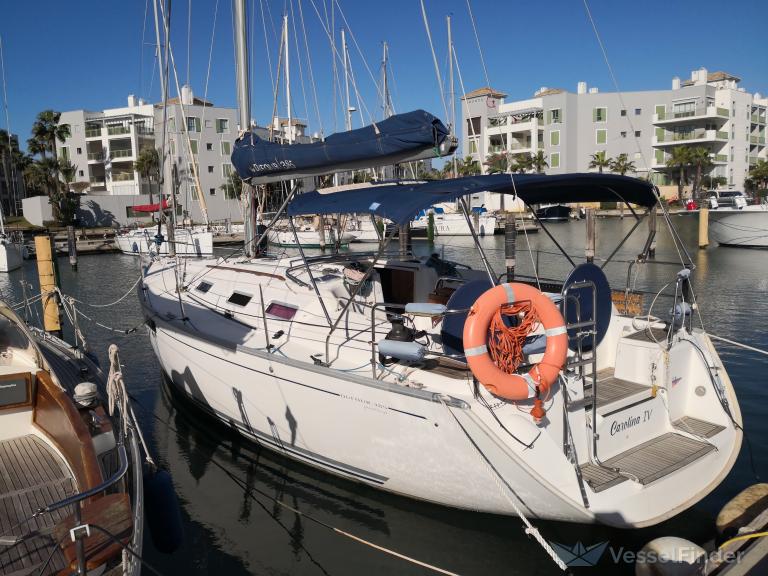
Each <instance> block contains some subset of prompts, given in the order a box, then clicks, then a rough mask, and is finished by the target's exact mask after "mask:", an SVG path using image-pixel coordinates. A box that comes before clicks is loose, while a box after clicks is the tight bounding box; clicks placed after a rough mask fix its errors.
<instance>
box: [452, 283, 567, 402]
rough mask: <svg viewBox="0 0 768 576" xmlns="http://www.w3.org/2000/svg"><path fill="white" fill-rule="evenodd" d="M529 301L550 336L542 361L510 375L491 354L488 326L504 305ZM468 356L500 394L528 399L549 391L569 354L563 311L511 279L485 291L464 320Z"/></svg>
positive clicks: (480, 377)
mask: <svg viewBox="0 0 768 576" xmlns="http://www.w3.org/2000/svg"><path fill="white" fill-rule="evenodd" d="M522 300H528V301H530V302H531V304H532V305H533V307H534V308H535V309H536V312H537V314H538V317H539V320H540V322H541V324H542V326H543V327H544V331H545V332H544V333H545V334H546V336H547V346H546V349H545V351H544V357H543V358H542V359H541V362H539V363H538V364H536V365H535V366H534V367H533V368H531V370H530V371H529V372H528V373H527V374H524V375H519V374H507V373H506V372H504V371H503V370H501V369H500V368H499V367H498V366H497V365H496V364H495V363H494V361H493V360H492V359H491V356H490V355H489V354H488V328H489V326H490V324H491V320H492V318H493V317H494V315H495V314H496V313H497V312H498V311H499V308H500V307H501V306H504V305H505V304H509V303H512V302H519V301H522ZM464 355H465V356H466V358H467V364H469V368H470V370H472V374H474V375H475V378H477V380H478V381H479V382H480V383H481V384H482V385H483V386H485V387H486V388H487V389H488V390H490V391H491V392H492V393H493V394H495V395H496V396H500V397H502V398H506V399H508V400H526V399H528V398H538V397H539V395H540V394H545V393H546V392H547V391H548V390H549V388H550V386H552V384H553V383H554V382H555V380H556V379H557V376H558V374H559V373H560V370H562V368H563V366H564V365H565V360H566V357H567V355H568V334H567V332H566V328H565V320H563V316H562V315H561V314H560V310H558V309H557V306H555V304H554V303H553V302H552V300H550V299H549V298H548V297H547V296H545V295H544V294H542V293H541V292H540V291H539V290H537V289H536V288H534V287H533V286H529V285H528V284H519V283H517V282H510V283H507V284H500V285H499V286H495V287H493V288H491V289H490V290H487V291H485V292H484V293H483V294H482V295H481V296H480V298H478V299H477V301H476V302H475V303H474V304H473V305H472V308H471V309H470V311H469V314H468V315H467V320H466V322H465V323H464Z"/></svg>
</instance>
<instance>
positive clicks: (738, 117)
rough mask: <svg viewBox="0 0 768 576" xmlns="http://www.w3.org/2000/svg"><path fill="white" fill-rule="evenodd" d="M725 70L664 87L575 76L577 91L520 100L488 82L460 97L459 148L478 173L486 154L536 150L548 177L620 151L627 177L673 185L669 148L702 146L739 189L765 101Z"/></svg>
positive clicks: (756, 146) (716, 170)
mask: <svg viewBox="0 0 768 576" xmlns="http://www.w3.org/2000/svg"><path fill="white" fill-rule="evenodd" d="M739 82H740V79H739V78H738V77H736V76H733V75H732V74H728V73H725V72H714V73H708V72H707V70H706V69H703V68H702V69H700V70H694V71H693V72H692V74H691V79H690V80H686V81H682V82H681V81H680V79H679V78H674V79H673V80H672V87H671V89H670V90H648V91H639V92H622V93H621V94H618V93H616V92H607V93H603V92H600V91H599V90H598V89H597V88H588V87H587V84H586V83H585V82H579V84H578V87H577V90H576V92H575V93H574V92H568V91H566V90H562V89H551V88H541V89H540V90H538V91H537V92H536V93H535V94H534V97H533V98H531V99H528V100H520V101H516V102H506V101H505V97H506V95H505V94H502V93H500V92H498V91H495V90H492V89H490V88H487V87H486V88H481V89H479V90H475V91H474V92H470V93H469V94H467V95H466V97H465V98H463V99H462V100H463V102H462V117H463V126H464V134H463V137H462V150H463V154H464V156H471V157H472V158H473V159H474V160H475V161H476V162H478V163H479V164H480V165H481V167H482V170H483V172H485V171H487V166H485V165H484V163H485V162H486V160H487V158H488V156H490V155H492V154H499V153H503V154H511V155H514V154H520V153H529V154H534V155H535V154H536V153H537V152H538V151H539V150H543V151H544V153H545V155H546V159H547V162H548V164H549V167H548V168H547V169H546V170H545V171H546V173H548V174H559V173H565V172H587V171H589V163H590V160H591V156H592V155H593V154H595V153H597V152H601V151H603V152H605V154H606V156H607V157H610V158H615V157H616V156H618V155H619V154H627V156H628V158H629V160H630V161H632V162H633V163H634V164H635V167H636V172H635V173H634V174H630V175H634V176H638V177H647V176H649V175H650V177H651V179H652V180H653V181H654V182H655V183H657V184H659V185H661V186H663V185H669V184H672V183H673V182H674V179H673V177H672V175H671V174H670V169H668V168H667V167H666V162H667V159H668V158H669V154H670V150H671V149H672V148H673V147H675V146H703V147H705V148H707V149H708V150H709V154H710V160H711V162H712V168H711V169H710V174H709V175H710V176H713V177H714V176H720V177H722V178H724V179H725V181H726V182H727V185H729V186H732V187H735V188H741V189H743V186H744V179H745V178H746V176H747V174H748V172H749V168H750V166H752V165H754V164H755V163H757V160H758V159H760V158H767V157H768V155H767V152H766V108H768V98H763V97H762V96H761V95H760V94H754V95H753V94H750V93H747V92H746V91H745V90H744V89H743V88H740V87H739V86H738V84H739Z"/></svg>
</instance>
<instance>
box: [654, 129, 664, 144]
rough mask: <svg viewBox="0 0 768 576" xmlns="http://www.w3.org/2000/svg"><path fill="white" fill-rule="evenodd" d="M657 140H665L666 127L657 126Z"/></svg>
mask: <svg viewBox="0 0 768 576" xmlns="http://www.w3.org/2000/svg"><path fill="white" fill-rule="evenodd" d="M656 141H657V142H664V128H656Z"/></svg>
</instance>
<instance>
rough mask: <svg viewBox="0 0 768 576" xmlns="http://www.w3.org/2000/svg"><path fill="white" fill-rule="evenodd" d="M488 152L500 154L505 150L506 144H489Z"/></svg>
mask: <svg viewBox="0 0 768 576" xmlns="http://www.w3.org/2000/svg"><path fill="white" fill-rule="evenodd" d="M488 152H490V153H491V154H499V153H501V152H504V146H488Z"/></svg>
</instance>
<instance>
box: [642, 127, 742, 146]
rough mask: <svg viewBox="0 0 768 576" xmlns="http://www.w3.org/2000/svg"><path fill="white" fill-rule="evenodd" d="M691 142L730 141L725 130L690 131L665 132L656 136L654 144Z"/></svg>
mask: <svg viewBox="0 0 768 576" xmlns="http://www.w3.org/2000/svg"><path fill="white" fill-rule="evenodd" d="M690 140H728V132H725V131H724V130H704V129H700V130H689V131H687V132H665V133H664V134H662V135H660V136H659V135H657V136H654V138H653V141H654V144H657V143H662V142H663V143H667V142H686V141H690Z"/></svg>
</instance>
